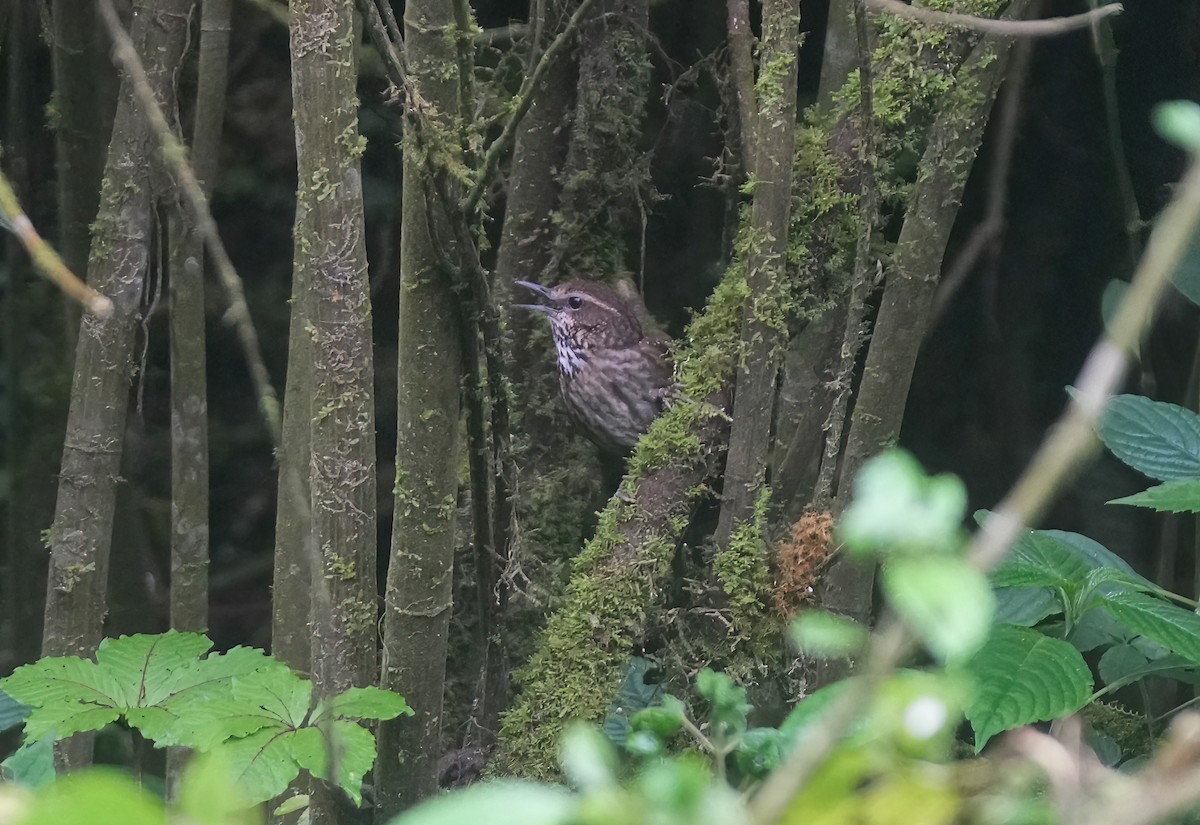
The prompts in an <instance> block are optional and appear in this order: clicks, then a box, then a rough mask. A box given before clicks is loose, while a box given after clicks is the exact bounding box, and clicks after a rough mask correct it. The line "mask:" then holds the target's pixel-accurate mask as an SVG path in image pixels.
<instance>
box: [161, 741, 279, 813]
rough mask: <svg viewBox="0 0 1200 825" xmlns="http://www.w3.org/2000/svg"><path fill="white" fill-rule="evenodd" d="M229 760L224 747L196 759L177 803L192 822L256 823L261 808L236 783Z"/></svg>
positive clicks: (193, 760)
mask: <svg viewBox="0 0 1200 825" xmlns="http://www.w3.org/2000/svg"><path fill="white" fill-rule="evenodd" d="M232 780H233V775H232V773H231V772H230V768H229V760H228V759H227V758H226V756H225V753H224V752H223V751H221V750H220V749H217V750H215V751H213V752H212V753H205V754H199V755H197V756H195V757H193V758H192V760H191V761H190V762H189V763H188V765H187V767H186V768H185V769H184V771H183V778H182V780H181V781H180V783H179V795H178V796H179V798H178V800H177V803H176V804H177V805H178V808H179V811H180V813H182V814H184V817H185V819H186V821H187V822H188V823H191V824H192V825H255V824H256V823H258V822H261V821H262V817H261V816H259V814H258V811H257V810H256V809H255V808H254V807H252V806H251V805H250V803H249V802H248V801H247V800H246V799H245V797H244V796H243V795H242V794H241V792H240V789H239V788H238V787H237V786H236V785H234V786H233V787H231V785H233V782H232Z"/></svg>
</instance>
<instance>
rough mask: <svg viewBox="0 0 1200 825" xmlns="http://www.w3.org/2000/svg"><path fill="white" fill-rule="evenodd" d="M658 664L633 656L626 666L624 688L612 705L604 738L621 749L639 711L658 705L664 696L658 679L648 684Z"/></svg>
mask: <svg viewBox="0 0 1200 825" xmlns="http://www.w3.org/2000/svg"><path fill="white" fill-rule="evenodd" d="M656 667H657V665H656V664H655V662H654V661H653V660H652V659H648V658H646V657H645V656H630V657H629V661H628V662H627V663H626V665H625V675H624V676H623V677H622V679H621V686H620V687H619V688H617V693H616V695H615V696H614V697H613V700H612V702H611V703H610V704H609V706H608V712H607V713H606V714H605V717H604V727H603V730H604V735H605V736H607V737H608V741H610V742H612V743H613V744H614V745H616V746H617V747H618V748H620V747H624V746H625V737H626V736H627V735H628V734H629V721H630V719H631V718H632V717H633V716H634V715H635V714H637V713H638V712H639V711H642V710H645V709H646V708H648V707H652V706H653V705H655V704H656V703H657V702H658V701H659V698H660V697H661V696H662V695H663V687H662V685H661V684H660V683H659V682H658V681H657V680H651V681H647V676H649V675H650V673H651V671H653V670H654V669H655V668H656Z"/></svg>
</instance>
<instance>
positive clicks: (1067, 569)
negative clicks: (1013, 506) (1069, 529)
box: [991, 530, 1092, 590]
mask: <svg viewBox="0 0 1200 825" xmlns="http://www.w3.org/2000/svg"><path fill="white" fill-rule="evenodd" d="M1091 568H1092V565H1091V564H1089V563H1088V562H1087V560H1085V559H1083V558H1081V557H1080V555H1079V554H1078V553H1076V552H1074V551H1073V550H1072V549H1071V548H1070V547H1069V546H1067V545H1066V544H1064V543H1063V542H1061V541H1059V540H1058V539H1057V538H1056V537H1054V536H1052V535H1050V534H1049V533H1047V532H1045V531H1042V530H1030V531H1027V532H1026V533H1024V534H1023V535H1022V536H1021V538H1019V539H1018V540H1017V541H1016V543H1015V544H1013V546H1012V549H1011V550H1010V551H1009V553H1008V555H1007V556H1006V557H1005V558H1004V561H1003V562H1002V563H1001V565H1000V566H999V567H997V568H996V569H995V571H993V572H992V574H991V580H992V583H993V584H995V585H996V586H997V587H1056V588H1059V589H1062V590H1073V589H1075V588H1078V587H1080V586H1081V585H1082V584H1083V583H1084V581H1085V580H1086V579H1087V575H1088V571H1089V570H1090V569H1091Z"/></svg>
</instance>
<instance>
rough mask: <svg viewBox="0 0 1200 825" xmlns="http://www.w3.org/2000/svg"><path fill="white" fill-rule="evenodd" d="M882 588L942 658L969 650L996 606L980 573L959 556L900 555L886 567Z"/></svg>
mask: <svg viewBox="0 0 1200 825" xmlns="http://www.w3.org/2000/svg"><path fill="white" fill-rule="evenodd" d="M883 590H884V593H885V594H886V595H887V598H888V602H889V603H890V604H891V605H892V607H894V608H895V609H896V612H897V613H899V614H900V616H901V617H902V618H903V619H904V620H905V621H906V622H907V623H908V625H909V626H910V627H911V628H912V629H913V630H914V631H916V633H917V635H918V636H920V637H921V639H922V640H923V641H924V642H925V645H926V646H927V647H928V648H929V650H930V651H931V652H932V653H933V654H934V655H936V656H938V657H939V658H941V659H943V660H951V659H955V658H959V657H962V656H970V655H971V654H972V653H974V652H975V651H976V650H977V649H978V648H979V646H980V645H981V644H983V642H984V640H985V639H986V638H987V635H988V630H989V628H990V627H991V625H992V616H993V614H994V612H995V602H994V600H993V597H992V588H991V586H990V585H989V584H988V582H987V579H986V578H985V577H984V575H983V574H982V573H980V572H979V571H978V570H976V569H975V568H974V567H971V566H970V565H969V564H967V562H966V561H964V560H963V559H961V558H958V557H955V556H900V557H896V558H893V559H890V560H889V561H888V562H887V563H886V564H885V565H884V567H883Z"/></svg>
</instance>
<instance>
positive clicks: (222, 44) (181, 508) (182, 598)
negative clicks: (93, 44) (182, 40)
mask: <svg viewBox="0 0 1200 825" xmlns="http://www.w3.org/2000/svg"><path fill="white" fill-rule="evenodd" d="M231 7H232V3H231V0H205V2H204V6H203V9H202V11H201V18H200V76H199V82H198V84H197V92H196V115H195V123H194V125H193V128H192V141H191V159H192V167H193V169H194V170H195V172H196V177H198V178H199V179H200V181H201V182H202V184H203V185H204V190H205V195H211V193H212V185H213V179H214V178H215V177H216V174H217V152H218V149H219V147H220V139H221V123H222V121H223V120H224V117H225V77H226V64H227V62H228V59H229V15H230V10H231ZM190 223H191V222H190V221H189V220H188V219H187V218H186V217H185V212H184V211H183V210H182V209H179V210H177V211H176V212H175V219H174V221H173V223H172V226H171V275H170V296H171V627H173V628H174V629H176V630H196V631H205V630H207V629H208V552H209V547H208V536H209V526H208V387H207V361H206V352H205V332H204V240H203V238H201V236H200V234H199V233H198V232H197V231H196V229H195V227H194V226H191V225H190Z"/></svg>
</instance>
